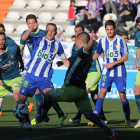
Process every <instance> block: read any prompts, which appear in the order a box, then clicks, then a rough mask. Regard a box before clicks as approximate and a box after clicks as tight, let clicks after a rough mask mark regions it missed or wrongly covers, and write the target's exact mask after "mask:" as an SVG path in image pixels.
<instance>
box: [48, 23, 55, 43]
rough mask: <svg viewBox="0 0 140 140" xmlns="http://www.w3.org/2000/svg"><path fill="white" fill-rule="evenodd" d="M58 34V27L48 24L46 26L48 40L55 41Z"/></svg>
mask: <svg viewBox="0 0 140 140" xmlns="http://www.w3.org/2000/svg"><path fill="white" fill-rule="evenodd" d="M56 34H57V26H56V24H54V23H48V24H47V25H46V39H48V40H50V41H51V40H53V39H54V37H55V35H56Z"/></svg>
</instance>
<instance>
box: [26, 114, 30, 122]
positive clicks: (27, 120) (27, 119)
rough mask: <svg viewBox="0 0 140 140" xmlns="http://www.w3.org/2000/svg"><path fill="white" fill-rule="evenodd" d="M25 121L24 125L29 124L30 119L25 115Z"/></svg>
mask: <svg viewBox="0 0 140 140" xmlns="http://www.w3.org/2000/svg"><path fill="white" fill-rule="evenodd" d="M25 121H26V123H27V122H29V123H30V118H29V115H26V116H25Z"/></svg>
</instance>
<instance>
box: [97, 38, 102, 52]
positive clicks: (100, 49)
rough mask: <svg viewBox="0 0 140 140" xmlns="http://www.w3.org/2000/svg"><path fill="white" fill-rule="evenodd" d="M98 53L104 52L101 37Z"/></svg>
mask: <svg viewBox="0 0 140 140" xmlns="http://www.w3.org/2000/svg"><path fill="white" fill-rule="evenodd" d="M96 53H98V54H101V53H103V48H102V40H101V39H100V41H99V44H98V47H97V51H96Z"/></svg>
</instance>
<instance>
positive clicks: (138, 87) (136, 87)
mask: <svg viewBox="0 0 140 140" xmlns="http://www.w3.org/2000/svg"><path fill="white" fill-rule="evenodd" d="M134 93H135V95H139V94H140V86H137V85H135V87H134Z"/></svg>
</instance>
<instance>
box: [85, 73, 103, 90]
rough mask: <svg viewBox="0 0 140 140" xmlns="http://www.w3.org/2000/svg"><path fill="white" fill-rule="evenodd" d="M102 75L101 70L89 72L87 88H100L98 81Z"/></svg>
mask: <svg viewBox="0 0 140 140" xmlns="http://www.w3.org/2000/svg"><path fill="white" fill-rule="evenodd" d="M100 77H101V72H91V73H88V75H87V79H86V88H87V89H90V90H91V91H94V90H96V89H97V88H98V82H99V80H100Z"/></svg>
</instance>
